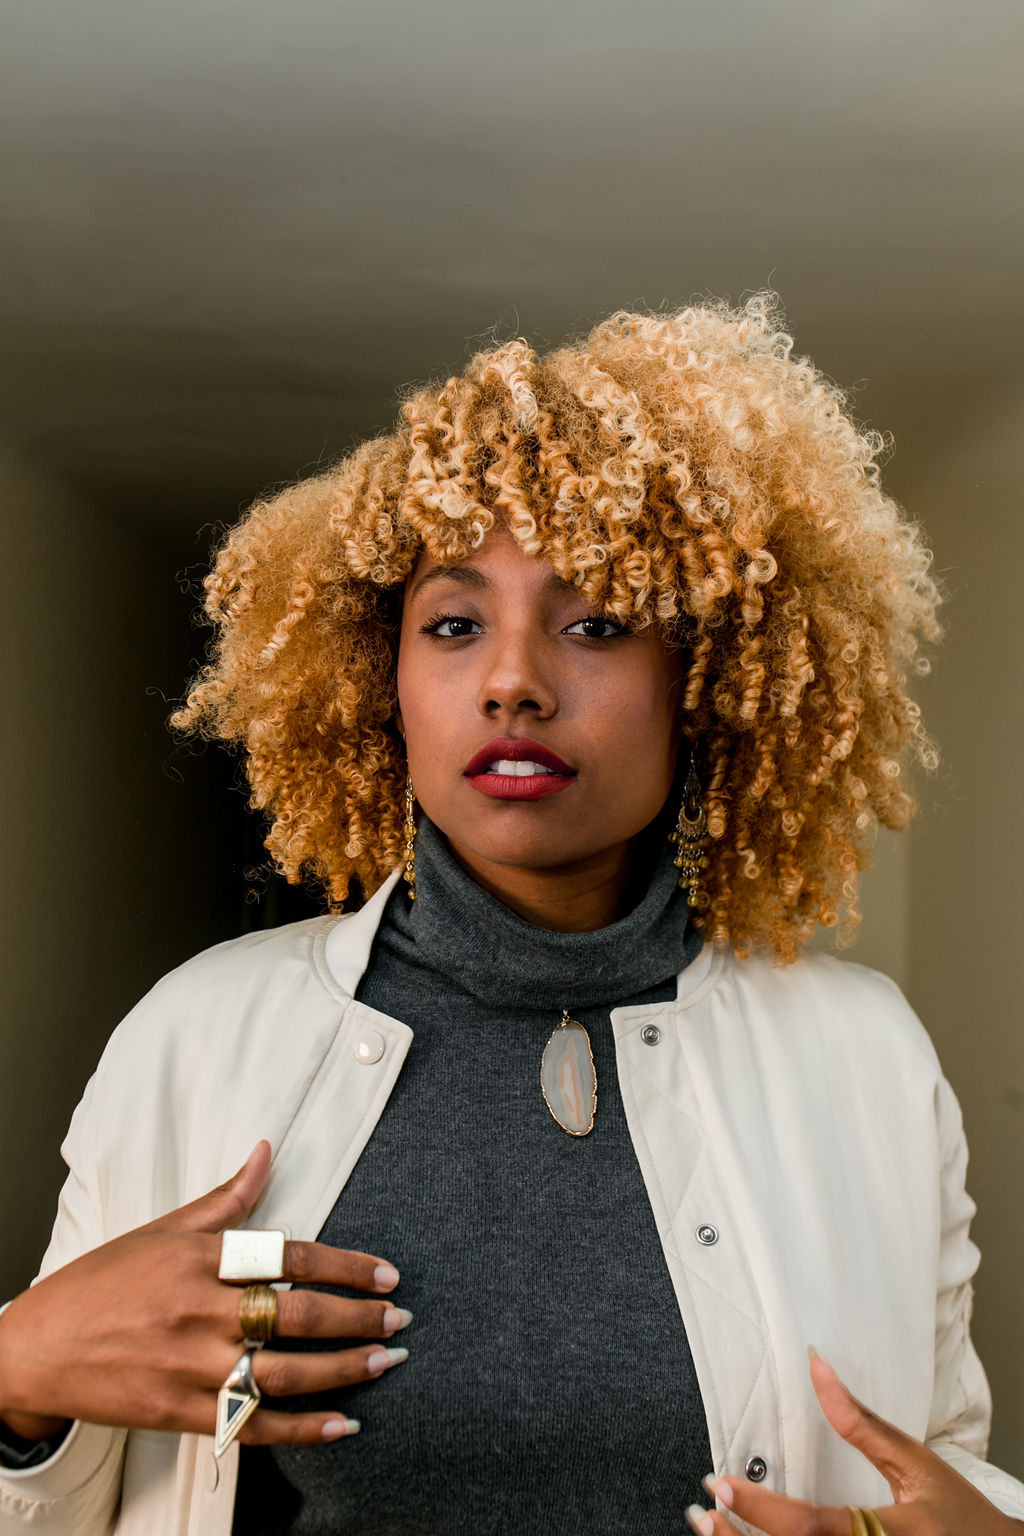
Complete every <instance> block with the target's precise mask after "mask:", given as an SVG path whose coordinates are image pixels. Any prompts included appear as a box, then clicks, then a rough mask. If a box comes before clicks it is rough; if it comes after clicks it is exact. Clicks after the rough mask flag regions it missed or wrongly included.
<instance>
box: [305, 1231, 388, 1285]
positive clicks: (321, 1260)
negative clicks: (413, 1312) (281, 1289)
mask: <svg viewBox="0 0 1024 1536" xmlns="http://www.w3.org/2000/svg"><path fill="white" fill-rule="evenodd" d="M284 1273H285V1278H286V1279H287V1280H291V1281H293V1282H294V1283H295V1284H296V1285H342V1286H344V1287H345V1288H346V1290H350V1291H393V1290H394V1288H395V1286H396V1285H397V1284H398V1280H399V1274H398V1270H397V1269H396V1268H395V1267H394V1265H393V1264H388V1263H387V1262H386V1260H384V1259H376V1258H374V1257H373V1255H372V1254H369V1253H356V1252H353V1251H352V1250H351V1249H348V1248H331V1247H330V1246H329V1245H328V1244H327V1243H302V1242H294V1243H285V1245H284Z"/></svg>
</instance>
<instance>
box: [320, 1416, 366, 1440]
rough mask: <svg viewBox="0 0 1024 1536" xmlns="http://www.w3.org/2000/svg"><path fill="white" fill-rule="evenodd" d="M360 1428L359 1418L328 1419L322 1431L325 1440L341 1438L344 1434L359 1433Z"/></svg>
mask: <svg viewBox="0 0 1024 1536" xmlns="http://www.w3.org/2000/svg"><path fill="white" fill-rule="evenodd" d="M360 1429H362V1425H361V1424H360V1422H359V1420H358V1419H328V1420H327V1423H326V1424H325V1425H324V1427H323V1429H322V1430H321V1432H320V1433H321V1434H322V1435H323V1438H324V1439H325V1440H340V1439H341V1438H342V1436H343V1435H358V1433H359V1431H360Z"/></svg>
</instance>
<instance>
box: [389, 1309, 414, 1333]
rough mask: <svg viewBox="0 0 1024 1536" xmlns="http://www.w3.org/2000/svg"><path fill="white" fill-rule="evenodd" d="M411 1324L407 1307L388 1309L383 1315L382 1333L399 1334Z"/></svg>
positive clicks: (410, 1315) (410, 1314)
mask: <svg viewBox="0 0 1024 1536" xmlns="http://www.w3.org/2000/svg"><path fill="white" fill-rule="evenodd" d="M411 1322H412V1313H411V1312H410V1311H409V1310H408V1308H407V1307H388V1309H387V1311H386V1312H385V1313H384V1332H385V1333H400V1332H401V1330H402V1329H403V1328H408V1326H409V1324H410V1323H411Z"/></svg>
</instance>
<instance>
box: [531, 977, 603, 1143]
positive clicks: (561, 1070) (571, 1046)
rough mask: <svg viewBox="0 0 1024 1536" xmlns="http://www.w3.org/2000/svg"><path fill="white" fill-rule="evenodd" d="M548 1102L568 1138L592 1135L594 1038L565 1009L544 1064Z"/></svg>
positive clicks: (542, 1074) (543, 1090) (542, 1086)
mask: <svg viewBox="0 0 1024 1536" xmlns="http://www.w3.org/2000/svg"><path fill="white" fill-rule="evenodd" d="M540 1090H541V1093H542V1094H543V1095H544V1103H545V1104H546V1105H547V1107H548V1109H549V1110H550V1111H551V1114H552V1116H553V1117H554V1119H555V1120H557V1121H558V1124H559V1125H560V1126H561V1127H562V1130H563V1131H564V1132H565V1133H566V1135H567V1136H588V1135H589V1134H590V1132H591V1131H592V1130H593V1129H594V1115H595V1114H596V1112H597V1070H596V1068H595V1066H594V1053H593V1051H592V1050H591V1048H590V1036H589V1035H588V1034H587V1032H586V1030H585V1029H584V1028H583V1025H582V1024H580V1023H579V1021H578V1020H577V1019H570V1017H569V1015H568V1013H567V1012H566V1010H565V1009H564V1008H563V1009H562V1022H561V1023H560V1024H559V1025H558V1026H557V1027H556V1029H555V1031H554V1033H553V1034H552V1036H551V1038H550V1040H549V1041H548V1043H547V1045H546V1046H545V1047H544V1055H543V1056H542V1058H541V1063H540Z"/></svg>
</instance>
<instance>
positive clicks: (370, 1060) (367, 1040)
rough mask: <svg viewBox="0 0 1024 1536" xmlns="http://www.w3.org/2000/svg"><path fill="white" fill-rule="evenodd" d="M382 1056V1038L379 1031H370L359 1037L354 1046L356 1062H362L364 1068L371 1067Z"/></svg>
mask: <svg viewBox="0 0 1024 1536" xmlns="http://www.w3.org/2000/svg"><path fill="white" fill-rule="evenodd" d="M383 1055H384V1036H383V1035H382V1034H381V1033H380V1032H379V1030H376V1029H371V1030H369V1031H367V1033H366V1034H365V1035H362V1036H361V1037H360V1039H359V1043H358V1045H357V1046H356V1061H359V1062H362V1064H363V1066H364V1067H372V1066H373V1064H374V1062H376V1061H380V1059H381V1057H382V1056H383Z"/></svg>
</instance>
